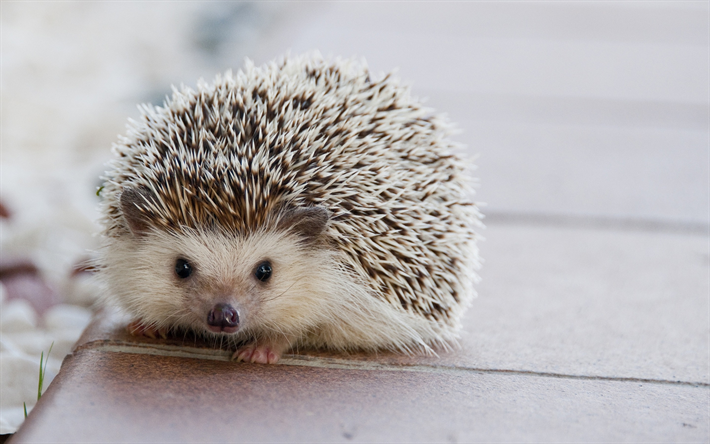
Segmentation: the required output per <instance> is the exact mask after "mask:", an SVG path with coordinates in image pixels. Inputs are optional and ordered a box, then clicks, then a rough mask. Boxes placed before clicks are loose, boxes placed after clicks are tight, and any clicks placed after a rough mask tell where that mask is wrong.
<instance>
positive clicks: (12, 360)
mask: <svg viewBox="0 0 710 444" xmlns="http://www.w3.org/2000/svg"><path fill="white" fill-rule="evenodd" d="M5 297H6V295H5V288H4V286H3V285H2V284H1V283H0V332H2V334H1V335H0V375H2V385H1V386H0V435H4V434H8V433H14V432H15V431H17V429H18V428H19V426H20V425H21V424H22V422H23V421H24V408H23V403H26V404H27V410H28V412H29V411H30V410H31V409H32V407H33V406H34V405H35V403H36V402H37V387H38V383H39V365H40V356H42V354H43V353H44V359H45V361H46V373H45V376H44V384H43V390H46V389H47V387H48V386H49V384H50V383H51V382H52V380H53V379H54V377H55V376H56V375H57V373H58V372H59V368H60V367H61V364H62V360H63V359H64V357H65V356H66V355H67V353H69V352H70V351H71V348H72V346H73V345H74V343H75V342H76V340H77V339H78V338H79V336H80V335H81V333H82V331H83V330H84V328H86V326H87V325H88V323H89V321H90V320H91V311H90V310H88V309H86V308H83V307H78V306H73V305H67V304H60V305H56V306H54V307H52V308H50V309H49V310H47V312H46V313H45V316H44V319H41V320H40V319H39V317H38V316H37V313H36V312H35V311H34V309H33V308H32V306H31V305H30V304H29V303H28V302H27V301H25V300H21V299H14V300H10V301H8V300H6V299H5ZM50 347H51V352H50V353H49V354H48V352H49V350H50Z"/></svg>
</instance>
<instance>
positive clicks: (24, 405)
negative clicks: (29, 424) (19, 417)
mask: <svg viewBox="0 0 710 444" xmlns="http://www.w3.org/2000/svg"><path fill="white" fill-rule="evenodd" d="M22 406H23V407H24V408H25V419H27V403H26V402H23V403H22Z"/></svg>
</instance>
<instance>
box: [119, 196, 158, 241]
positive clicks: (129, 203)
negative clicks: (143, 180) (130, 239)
mask: <svg viewBox="0 0 710 444" xmlns="http://www.w3.org/2000/svg"><path fill="white" fill-rule="evenodd" d="M152 201H153V195H152V193H151V192H150V191H149V190H147V189H145V188H139V189H136V188H125V189H124V190H123V192H122V193H121V198H120V204H121V213H123V217H124V218H125V219H126V222H127V223H128V228H130V230H131V232H132V233H133V235H134V236H136V237H141V236H143V235H145V234H146V233H147V232H148V230H149V229H150V222H149V219H148V216H147V214H146V213H145V209H147V207H148V205H149V204H150V203H151V202H152Z"/></svg>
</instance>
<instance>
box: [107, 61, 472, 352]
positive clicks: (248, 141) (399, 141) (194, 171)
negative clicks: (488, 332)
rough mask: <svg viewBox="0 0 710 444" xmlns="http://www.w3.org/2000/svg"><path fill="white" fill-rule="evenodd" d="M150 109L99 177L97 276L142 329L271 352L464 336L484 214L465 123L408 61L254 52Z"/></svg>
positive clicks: (423, 343)
mask: <svg viewBox="0 0 710 444" xmlns="http://www.w3.org/2000/svg"><path fill="white" fill-rule="evenodd" d="M141 112H142V116H141V118H140V120H139V121H137V122H132V123H131V124H130V125H129V130H128V133H127V135H126V136H125V137H122V138H121V139H120V140H119V142H118V143H116V144H115V145H114V148H113V150H114V153H115V158H114V160H113V161H112V162H111V163H110V170H109V171H108V172H107V173H106V175H105V176H104V178H103V179H104V187H103V189H102V191H101V196H102V198H103V200H102V204H101V205H102V207H101V210H102V215H103V218H102V223H103V226H104V229H103V233H102V235H103V236H102V238H103V241H104V246H103V248H102V250H101V254H100V259H99V267H98V268H99V276H100V278H101V279H102V281H103V282H104V283H105V285H106V289H107V290H106V296H105V299H106V300H107V302H108V303H111V304H114V305H117V306H118V307H120V308H121V309H122V310H123V311H124V312H126V313H127V314H128V315H130V316H131V317H132V319H133V322H131V324H130V325H129V327H128V328H129V330H130V331H131V332H133V333H134V334H145V335H151V336H153V335H156V334H163V335H164V334H165V333H167V332H170V331H177V330H190V331H193V332H195V333H196V334H198V335H202V336H205V337H208V338H215V339H220V340H222V342H224V343H226V344H229V345H230V347H232V348H233V349H234V350H236V351H235V353H234V359H237V360H240V361H248V362H256V363H264V364H266V363H276V362H277V361H278V360H279V358H280V357H281V355H282V354H283V353H285V352H287V351H288V350H290V349H292V348H295V347H318V348H328V349H335V350H365V351H375V350H393V351H399V352H404V353H419V352H424V353H426V352H433V351H434V350H436V349H438V348H442V347H443V348H448V347H451V346H452V345H453V344H455V343H456V340H457V337H458V331H459V330H460V319H461V316H462V314H463V312H464V311H465V309H466V308H467V307H468V305H469V304H470V302H471V300H472V299H473V297H474V296H475V291H474V288H473V284H474V281H475V280H476V274H475V270H476V269H477V268H478V267H479V263H480V260H479V258H478V250H477V246H476V240H477V234H476V231H475V230H476V229H477V227H480V226H481V224H480V218H481V216H480V213H479V211H478V208H477V206H476V205H475V203H473V202H472V201H470V199H471V193H472V191H471V190H470V187H469V186H468V185H467V184H468V182H467V178H466V175H465V168H464V165H463V161H462V160H461V159H460V158H459V157H457V156H456V155H455V154H454V152H453V151H454V148H455V144H454V143H453V142H452V141H451V140H450V139H449V136H450V133H451V125H450V124H449V123H448V121H447V119H446V118H445V117H444V116H442V115H439V114H435V113H432V112H431V110H429V109H427V108H425V107H423V105H422V104H421V103H420V102H418V101H417V100H415V99H414V98H412V97H411V96H410V94H409V90H408V88H406V87H404V86H401V85H400V84H399V81H398V80H397V79H396V78H395V77H393V76H391V75H387V76H385V77H384V78H381V79H379V80H373V79H371V77H370V74H369V71H368V69H367V68H366V66H365V65H364V63H359V62H356V61H353V60H340V59H338V60H334V61H331V60H324V59H322V58H321V57H320V56H318V55H313V54H310V55H305V56H300V57H293V58H285V59H282V60H280V61H278V62H272V63H270V64H267V65H264V66H261V67H256V66H254V65H253V64H251V63H250V62H247V65H246V67H245V68H244V70H242V71H239V72H237V73H236V74H232V73H231V72H227V73H226V74H225V75H221V76H217V78H216V80H215V81H214V82H213V83H212V84H207V83H204V82H200V83H198V87H197V90H192V89H189V88H186V87H183V88H182V89H181V90H177V89H174V91H173V95H172V98H170V99H166V102H165V104H164V106H162V107H154V106H151V105H144V106H142V107H141Z"/></svg>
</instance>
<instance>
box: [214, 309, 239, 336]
mask: <svg viewBox="0 0 710 444" xmlns="http://www.w3.org/2000/svg"><path fill="white" fill-rule="evenodd" d="M207 324H209V325H211V326H213V327H219V328H220V329H222V330H234V329H235V328H236V327H237V326H239V313H238V312H237V309H236V308H234V307H232V306H231V305H229V304H217V305H215V306H214V307H213V308H212V310H210V312H209V313H207Z"/></svg>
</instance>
